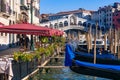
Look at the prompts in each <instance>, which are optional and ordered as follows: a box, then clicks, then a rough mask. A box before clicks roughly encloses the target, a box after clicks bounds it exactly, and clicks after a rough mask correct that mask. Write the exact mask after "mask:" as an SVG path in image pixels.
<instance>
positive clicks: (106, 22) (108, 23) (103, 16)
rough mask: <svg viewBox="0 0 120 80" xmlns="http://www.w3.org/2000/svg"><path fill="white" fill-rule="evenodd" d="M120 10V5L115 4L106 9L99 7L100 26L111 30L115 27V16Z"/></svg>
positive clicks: (105, 7)
mask: <svg viewBox="0 0 120 80" xmlns="http://www.w3.org/2000/svg"><path fill="white" fill-rule="evenodd" d="M119 10H120V3H118V2H115V3H114V4H113V5H108V6H104V7H99V9H98V14H99V20H98V21H99V25H101V26H104V27H105V28H106V29H109V28H110V27H112V26H113V14H114V12H116V11H119Z"/></svg>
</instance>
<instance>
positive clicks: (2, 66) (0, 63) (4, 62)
mask: <svg viewBox="0 0 120 80" xmlns="http://www.w3.org/2000/svg"><path fill="white" fill-rule="evenodd" d="M11 61H12V60H11V59H10V58H8V59H7V58H0V73H5V74H8V80H11V79H12V77H13V71H12V62H11Z"/></svg>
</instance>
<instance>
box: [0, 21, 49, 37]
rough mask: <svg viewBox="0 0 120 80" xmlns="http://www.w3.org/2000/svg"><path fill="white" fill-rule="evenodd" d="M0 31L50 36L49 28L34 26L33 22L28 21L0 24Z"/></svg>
mask: <svg viewBox="0 0 120 80" xmlns="http://www.w3.org/2000/svg"><path fill="white" fill-rule="evenodd" d="M0 32H4V33H16V34H30V35H41V36H50V34H49V32H50V29H47V28H44V27H40V26H35V25H33V24H28V23H27V24H14V25H9V26H2V27H0Z"/></svg>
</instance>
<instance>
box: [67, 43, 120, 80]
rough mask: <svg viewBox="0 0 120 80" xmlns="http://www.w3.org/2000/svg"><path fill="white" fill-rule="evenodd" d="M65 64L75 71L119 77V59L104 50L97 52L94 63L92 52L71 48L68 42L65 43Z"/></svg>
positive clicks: (116, 79) (116, 78)
mask: <svg viewBox="0 0 120 80" xmlns="http://www.w3.org/2000/svg"><path fill="white" fill-rule="evenodd" d="M65 53H66V54H65V66H69V67H70V68H71V70H73V71H75V72H77V73H83V74H88V75H93V76H99V77H105V78H110V79H114V80H119V79H120V60H119V59H118V58H117V57H116V56H115V55H114V54H111V53H110V52H107V51H104V52H102V54H99V53H98V52H97V54H96V63H93V62H94V61H93V60H94V54H93V52H92V51H91V52H90V53H87V52H84V51H83V52H82V51H78V52H75V51H73V50H72V47H71V45H70V44H66V50H65Z"/></svg>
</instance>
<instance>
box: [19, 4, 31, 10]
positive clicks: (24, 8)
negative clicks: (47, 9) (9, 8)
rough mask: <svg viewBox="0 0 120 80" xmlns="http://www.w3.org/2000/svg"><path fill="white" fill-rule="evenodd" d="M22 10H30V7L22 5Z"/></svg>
mask: <svg viewBox="0 0 120 80" xmlns="http://www.w3.org/2000/svg"><path fill="white" fill-rule="evenodd" d="M20 10H29V8H28V6H26V5H21V6H20Z"/></svg>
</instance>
